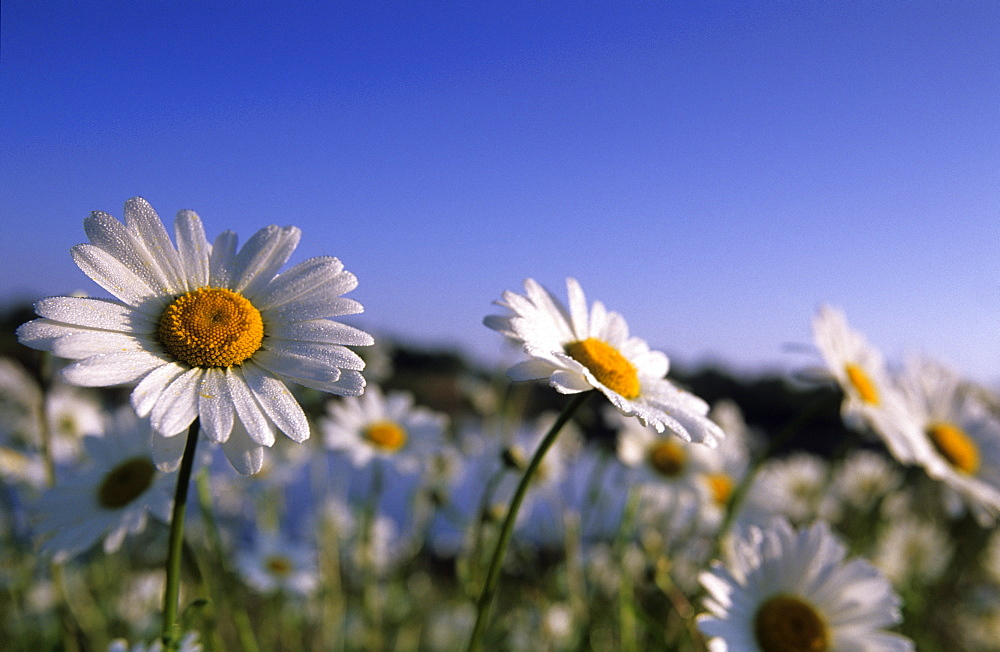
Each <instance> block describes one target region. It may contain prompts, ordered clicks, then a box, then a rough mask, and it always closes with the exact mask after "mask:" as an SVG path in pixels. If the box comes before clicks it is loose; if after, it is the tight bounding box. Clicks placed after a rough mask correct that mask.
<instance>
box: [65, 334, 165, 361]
mask: <svg viewBox="0 0 1000 652" xmlns="http://www.w3.org/2000/svg"><path fill="white" fill-rule="evenodd" d="M157 347H158V345H157V344H156V343H155V342H154V341H153V340H152V339H150V338H147V337H134V336H132V335H128V334H125V333H115V332H113V331H101V330H94V329H90V328H80V329H78V330H77V331H76V332H75V333H73V334H72V335H66V336H64V337H60V338H59V339H57V340H56V341H55V342H54V343H53V345H52V352H53V353H55V354H56V355H57V356H59V357H61V358H71V359H74V360H75V359H77V358H85V357H87V356H91V355H97V354H99V353H116V352H119V351H149V352H154V351H155V350H156V348H157Z"/></svg>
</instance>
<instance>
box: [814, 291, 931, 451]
mask: <svg viewBox="0 0 1000 652" xmlns="http://www.w3.org/2000/svg"><path fill="white" fill-rule="evenodd" d="M812 326H813V337H814V339H815V341H816V346H817V347H818V348H819V352H820V354H821V355H822V356H823V359H824V361H825V362H826V366H827V369H828V371H829V373H830V375H832V376H833V378H834V380H836V382H837V383H838V384H839V385H840V387H841V389H843V391H844V402H843V404H842V405H841V416H842V417H843V420H844V423H846V424H847V425H848V426H850V427H851V428H855V429H858V430H863V429H865V428H871V429H872V430H873V431H875V432H876V433H877V434H878V435H879V436H880V437H881V438H882V439H883V441H884V442H885V444H886V446H888V448H889V451H890V452H891V453H892V454H893V456H894V457H895V458H896V459H898V460H899V461H900V462H903V463H908V462H911V461H912V460H913V459H914V457H915V456H916V454H917V452H918V451H916V450H914V443H913V441H912V438H910V437H908V436H907V435H906V430H907V428H908V426H909V425H910V424H911V423H912V419H911V417H910V414H909V413H908V412H907V410H906V405H905V403H904V401H903V398H902V396H901V394H900V391H899V390H898V389H897V387H896V386H895V385H894V384H893V382H892V380H891V379H890V377H889V372H888V371H887V370H886V366H885V360H884V359H883V357H882V354H881V352H879V351H878V349H876V348H875V347H873V346H872V345H871V344H869V343H868V341H867V340H866V339H865V337H864V336H863V335H862V334H861V333H859V332H858V331H856V330H854V329H853V328H851V327H850V326H849V325H848V323H847V319H846V318H845V317H844V313H843V312H841V311H840V310H838V309H836V308H833V307H831V306H826V305H824V306H821V307H820V309H819V313H818V314H817V315H816V317H815V318H814V319H813V324H812Z"/></svg>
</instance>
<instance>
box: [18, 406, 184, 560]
mask: <svg viewBox="0 0 1000 652" xmlns="http://www.w3.org/2000/svg"><path fill="white" fill-rule="evenodd" d="M151 436H152V433H151V431H150V429H149V423H148V421H144V420H142V421H140V420H139V419H137V418H136V416H135V415H134V414H133V413H132V411H131V410H129V409H127V408H126V409H122V410H119V411H118V412H117V413H116V414H115V417H114V419H113V423H112V424H111V425H110V426H109V428H108V430H107V431H106V432H105V434H104V436H103V437H84V438H83V446H84V451H85V456H86V459H87V461H86V462H85V466H84V467H82V468H81V469H79V470H78V471H77V472H76V473H75V474H74V475H71V476H68V477H66V478H63V479H60V480H59V481H58V482H57V483H56V484H55V486H53V487H52V488H51V489H49V490H47V491H46V492H45V493H44V494H42V496H41V497H40V498H39V499H38V502H37V503H36V504H35V505H34V509H33V512H34V513H35V514H36V518H35V524H36V529H37V531H38V533H39V535H40V536H41V537H42V538H43V542H42V552H45V553H48V554H51V555H52V556H53V558H54V559H55V561H56V562H63V561H65V560H67V559H69V558H71V557H74V556H75V555H77V554H79V553H81V552H84V551H85V550H87V549H88V548H90V547H91V546H92V545H93V544H94V543H96V542H97V541H98V540H102V539H103V541H104V552H106V553H113V552H116V551H117V550H118V549H119V547H121V544H122V541H123V540H124V539H125V536H126V535H128V534H137V533H139V532H142V531H143V530H144V529H145V528H146V523H147V520H148V517H149V516H150V515H152V516H154V517H156V518H159V519H160V520H162V521H164V522H166V521H167V520H168V519H169V516H170V504H171V499H172V489H173V487H172V482H173V475H172V474H167V473H163V472H161V471H159V470H158V469H157V468H156V465H155V464H154V462H153V458H152V455H151V454H150V443H149V440H150V437H151Z"/></svg>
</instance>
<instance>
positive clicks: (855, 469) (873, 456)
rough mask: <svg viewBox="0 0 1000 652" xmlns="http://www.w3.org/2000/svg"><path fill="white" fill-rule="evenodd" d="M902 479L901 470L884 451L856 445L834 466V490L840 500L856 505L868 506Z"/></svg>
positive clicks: (866, 507)
mask: <svg viewBox="0 0 1000 652" xmlns="http://www.w3.org/2000/svg"><path fill="white" fill-rule="evenodd" d="M902 483H903V474H902V473H901V472H900V470H899V468H898V467H897V466H895V465H893V464H892V463H890V461H889V460H888V459H886V457H885V455H882V454H881V453H877V452H875V451H870V450H865V449H857V450H853V451H851V452H850V453H848V454H847V457H845V458H844V461H843V462H842V463H841V464H840V465H839V466H838V467H837V469H836V472H835V475H834V478H833V490H834V492H835V493H836V494H837V496H838V497H840V499H841V500H843V501H844V502H846V503H847V504H849V505H851V506H852V507H854V508H856V509H870V508H871V507H872V506H873V505H875V504H876V503H877V502H878V501H879V500H880V499H881V498H882V497H883V496H886V495H887V494H889V493H891V492H893V491H895V490H896V489H898V488H899V486H900V485H901V484H902Z"/></svg>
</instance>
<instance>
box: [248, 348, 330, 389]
mask: <svg viewBox="0 0 1000 652" xmlns="http://www.w3.org/2000/svg"><path fill="white" fill-rule="evenodd" d="M253 361H254V362H256V363H257V364H259V365H260V366H262V367H264V368H265V369H267V370H268V371H270V372H271V373H272V374H274V375H276V376H279V377H281V376H286V377H288V378H308V379H311V380H317V381H320V382H332V381H336V380H337V379H338V378H340V374H341V370H340V368H339V367H337V366H336V365H333V364H330V363H329V362H328V361H325V360H315V359H311V358H307V357H303V356H299V355H295V354H294V353H290V352H288V351H286V350H284V349H260V350H258V351H257V352H256V353H254V355H253ZM296 382H298V381H296Z"/></svg>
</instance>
